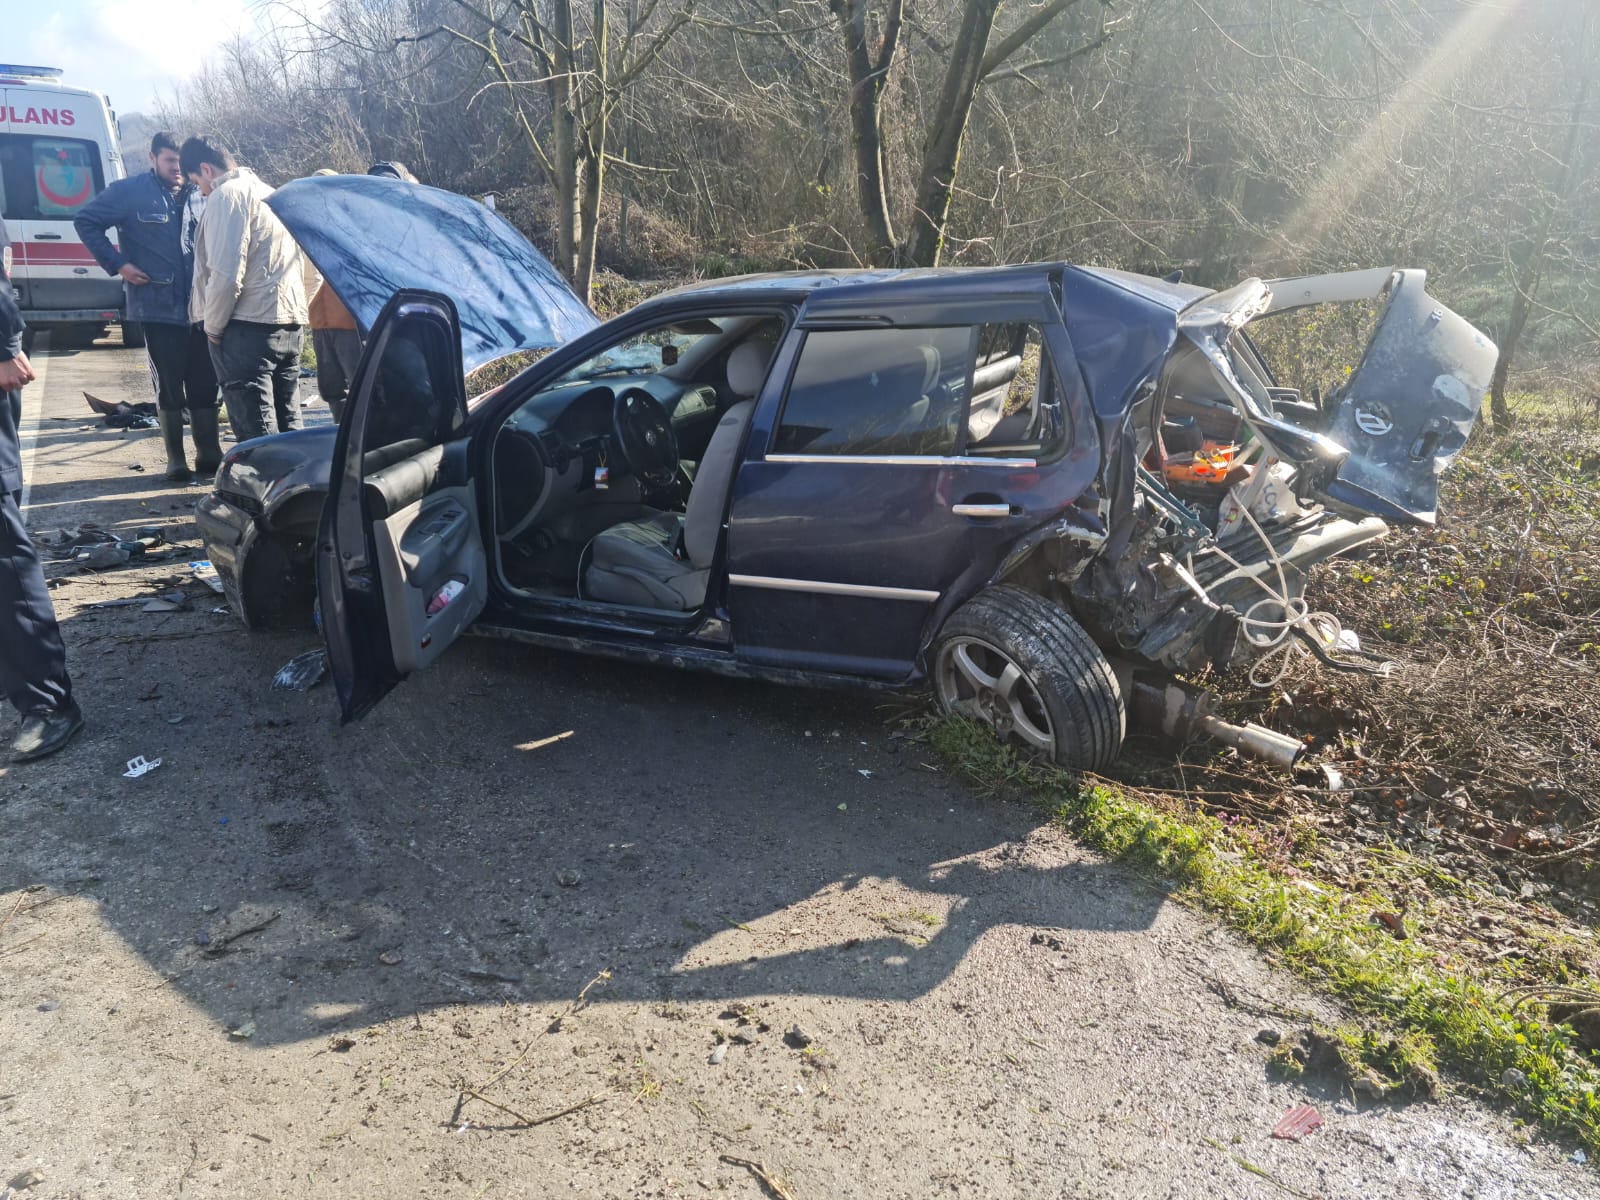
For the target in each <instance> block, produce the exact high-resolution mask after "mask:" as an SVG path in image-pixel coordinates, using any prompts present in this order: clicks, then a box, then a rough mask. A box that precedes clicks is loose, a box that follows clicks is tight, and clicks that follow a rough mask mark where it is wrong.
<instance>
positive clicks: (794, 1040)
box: [783, 1025, 817, 1050]
mask: <svg viewBox="0 0 1600 1200" xmlns="http://www.w3.org/2000/svg"><path fill="white" fill-rule="evenodd" d="M816 1040H817V1039H816V1038H814V1037H812V1036H811V1035H810V1034H809V1033H807V1032H806V1031H805V1030H804V1029H802V1028H800V1026H798V1025H792V1026H790V1027H789V1032H788V1033H786V1034H784V1035H783V1044H784V1045H785V1046H788V1047H789V1048H790V1049H791V1050H804V1049H806V1048H807V1047H809V1046H811V1045H812V1044H813V1043H815V1042H816Z"/></svg>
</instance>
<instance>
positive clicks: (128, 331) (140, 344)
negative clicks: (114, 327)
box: [122, 321, 144, 350]
mask: <svg viewBox="0 0 1600 1200" xmlns="http://www.w3.org/2000/svg"><path fill="white" fill-rule="evenodd" d="M122 344H123V345H124V346H126V347H127V348H128V349H129V350H141V349H143V348H144V326H143V325H141V324H139V322H137V321H124V322H123V323H122Z"/></svg>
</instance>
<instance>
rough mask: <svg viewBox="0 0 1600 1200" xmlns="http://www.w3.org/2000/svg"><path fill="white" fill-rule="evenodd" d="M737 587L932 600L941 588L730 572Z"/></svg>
mask: <svg viewBox="0 0 1600 1200" xmlns="http://www.w3.org/2000/svg"><path fill="white" fill-rule="evenodd" d="M728 582H729V583H731V584H733V585H735V586H736V587H749V588H766V589H768V590H769V591H774V592H817V593H820V594H821V595H824V596H860V597H863V598H865V599H868V600H917V601H920V602H921V603H923V604H932V603H933V602H934V601H935V600H937V599H938V598H939V593H938V592H929V591H924V590H923V589H922V588H902V587H882V586H879V585H877V584H867V583H830V582H828V581H827V580H822V579H789V578H785V577H780V576H776V575H729V576H728Z"/></svg>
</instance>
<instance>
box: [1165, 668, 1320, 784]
mask: <svg viewBox="0 0 1600 1200" xmlns="http://www.w3.org/2000/svg"><path fill="white" fill-rule="evenodd" d="M1210 709H1211V693H1210V692H1195V691H1191V690H1190V689H1189V688H1186V687H1184V686H1183V685H1182V684H1179V683H1168V684H1167V685H1166V686H1164V687H1162V686H1158V685H1156V684H1153V683H1144V682H1142V681H1136V682H1135V683H1134V685H1133V715H1134V719H1135V720H1136V721H1137V722H1138V723H1139V724H1140V725H1143V726H1145V727H1147V728H1150V729H1158V730H1160V731H1161V732H1162V733H1164V734H1166V735H1167V736H1168V737H1174V738H1180V739H1182V740H1184V741H1188V740H1189V739H1190V738H1193V737H1195V736H1196V735H1197V734H1201V735H1204V736H1206V737H1209V738H1214V739H1215V740H1216V741H1219V742H1222V743H1223V744H1224V745H1227V746H1232V747H1234V748H1235V749H1237V750H1239V751H1241V752H1243V753H1245V754H1248V755H1250V756H1251V757H1252V758H1259V759H1263V760H1265V761H1266V762H1270V763H1275V764H1277V765H1278V766H1280V767H1284V768H1289V767H1293V766H1294V764H1295V761H1296V760H1297V759H1299V757H1300V752H1301V751H1302V750H1304V749H1305V746H1304V745H1303V744H1302V743H1301V742H1300V741H1299V739H1297V738H1292V737H1289V736H1288V735H1286V734H1282V733H1279V732H1277V731H1276V730H1274V729H1268V728H1267V727H1266V726H1265V725H1257V724H1256V723H1255V722H1254V721H1251V722H1249V723H1248V724H1245V725H1236V724H1234V723H1233V722H1232V721H1224V720H1223V719H1222V718H1221V717H1216V716H1212V715H1211V711H1210Z"/></svg>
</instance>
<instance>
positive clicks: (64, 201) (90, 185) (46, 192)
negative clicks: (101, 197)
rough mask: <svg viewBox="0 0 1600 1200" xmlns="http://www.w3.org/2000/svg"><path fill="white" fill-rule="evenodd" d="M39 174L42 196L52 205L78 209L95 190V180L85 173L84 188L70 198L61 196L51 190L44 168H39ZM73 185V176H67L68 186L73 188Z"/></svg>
mask: <svg viewBox="0 0 1600 1200" xmlns="http://www.w3.org/2000/svg"><path fill="white" fill-rule="evenodd" d="M37 174H38V182H39V192H40V194H41V195H43V196H44V198H45V199H46V200H48V201H50V203H51V204H56V205H59V206H60V207H62V208H77V207H78V205H80V204H82V203H83V202H84V201H85V200H87V199H88V198H89V193H90V192H92V191H93V190H94V180H93V179H92V178H90V176H89V174H88V172H85V173H84V177H83V186H82V187H81V188H79V189H78V190H77V191H76V192H74V193H73V194H72V195H70V196H61V195H58V194H56V193H55V192H53V191H51V190H50V185H49V184H48V183H46V182H45V181H44V168H43V167H40V168H39V170H38V172H37ZM71 183H72V175H71V174H70V173H69V174H68V175H67V184H68V186H69V187H70V186H71Z"/></svg>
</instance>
